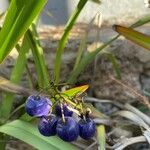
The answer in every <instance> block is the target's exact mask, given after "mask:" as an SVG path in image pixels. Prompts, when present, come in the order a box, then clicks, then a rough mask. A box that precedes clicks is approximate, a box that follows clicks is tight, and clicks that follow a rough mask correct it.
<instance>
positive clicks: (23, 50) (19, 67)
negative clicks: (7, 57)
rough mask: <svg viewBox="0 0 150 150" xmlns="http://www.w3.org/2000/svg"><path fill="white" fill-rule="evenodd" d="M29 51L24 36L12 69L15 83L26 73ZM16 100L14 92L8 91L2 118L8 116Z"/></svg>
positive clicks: (2, 107) (1, 109)
mask: <svg viewBox="0 0 150 150" xmlns="http://www.w3.org/2000/svg"><path fill="white" fill-rule="evenodd" d="M28 51H29V45H28V42H27V40H26V38H25V37H24V39H23V42H22V45H21V47H20V48H19V49H18V52H19V55H18V58H17V60H16V63H15V66H14V68H13V70H12V73H11V76H10V81H11V82H12V83H15V84H19V82H20V80H21V77H22V74H23V73H24V69H25V64H26V61H27V57H26V56H27V53H28ZM13 100H14V94H12V93H6V94H5V95H4V98H3V101H2V105H1V106H0V116H1V117H2V118H7V117H8V116H9V113H10V111H11V109H12V104H13Z"/></svg>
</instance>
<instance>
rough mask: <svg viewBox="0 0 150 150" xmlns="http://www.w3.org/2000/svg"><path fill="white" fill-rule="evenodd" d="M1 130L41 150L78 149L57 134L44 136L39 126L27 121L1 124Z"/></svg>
mask: <svg viewBox="0 0 150 150" xmlns="http://www.w3.org/2000/svg"><path fill="white" fill-rule="evenodd" d="M0 132H2V133H5V134H8V135H10V136H13V137H15V138H18V139H20V140H22V141H24V142H26V143H28V144H30V145H32V146H33V147H35V148H37V149H39V150H49V149H50V150H60V149H62V148H63V149H65V150H70V149H71V150H76V149H77V148H75V147H74V146H73V145H71V144H70V143H67V142H63V141H62V140H60V139H59V138H58V137H56V136H52V137H44V136H42V135H41V134H40V133H39V132H38V129H37V127H35V126H33V125H31V124H30V123H27V122H25V121H21V120H16V121H13V122H10V123H8V124H5V125H3V126H0Z"/></svg>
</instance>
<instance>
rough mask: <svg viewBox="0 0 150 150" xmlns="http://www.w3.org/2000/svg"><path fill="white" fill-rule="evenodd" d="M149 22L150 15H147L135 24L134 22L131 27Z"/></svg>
mask: <svg viewBox="0 0 150 150" xmlns="http://www.w3.org/2000/svg"><path fill="white" fill-rule="evenodd" d="M149 22H150V15H146V16H144V17H143V18H141V19H139V20H138V21H137V22H135V23H134V24H132V25H131V26H130V27H131V28H136V27H139V26H142V25H144V24H146V23H149Z"/></svg>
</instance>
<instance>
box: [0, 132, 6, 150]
mask: <svg viewBox="0 0 150 150" xmlns="http://www.w3.org/2000/svg"><path fill="white" fill-rule="evenodd" d="M5 147H6V142H5V137H4V134H3V133H0V150H5Z"/></svg>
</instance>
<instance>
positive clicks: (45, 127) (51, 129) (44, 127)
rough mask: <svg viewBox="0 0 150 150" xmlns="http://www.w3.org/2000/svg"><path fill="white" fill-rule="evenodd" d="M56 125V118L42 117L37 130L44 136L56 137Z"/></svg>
mask: <svg viewBox="0 0 150 150" xmlns="http://www.w3.org/2000/svg"><path fill="white" fill-rule="evenodd" d="M56 125H57V118H56V117H55V116H50V118H46V117H43V118H41V120H40V122H39V124H38V129H39V132H40V133H41V134H42V135H44V136H53V135H56Z"/></svg>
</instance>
